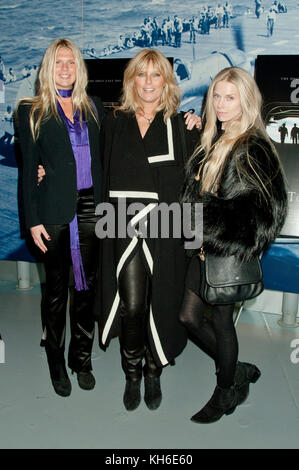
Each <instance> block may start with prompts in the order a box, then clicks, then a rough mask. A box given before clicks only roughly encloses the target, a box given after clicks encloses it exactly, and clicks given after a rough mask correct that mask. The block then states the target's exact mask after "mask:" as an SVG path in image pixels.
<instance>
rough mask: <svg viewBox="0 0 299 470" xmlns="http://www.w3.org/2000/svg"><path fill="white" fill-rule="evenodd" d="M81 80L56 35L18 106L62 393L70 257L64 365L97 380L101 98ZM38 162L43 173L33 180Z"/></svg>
mask: <svg viewBox="0 0 299 470" xmlns="http://www.w3.org/2000/svg"><path fill="white" fill-rule="evenodd" d="M86 85H87V71H86V67H85V64H84V60H83V58H82V56H81V53H80V51H79V49H78V48H77V47H76V46H75V44H74V43H72V42H71V41H70V40H68V39H57V40H55V41H54V42H53V43H52V44H51V45H50V46H49V48H48V49H47V51H46V53H45V55H44V57H43V60H42V63H41V67H40V72H39V90H38V93H37V96H36V97H34V98H25V99H23V100H21V102H20V104H19V106H18V110H17V116H18V125H19V135H20V142H21V148H22V154H23V199H24V212H25V223H26V227H27V228H28V229H30V232H31V235H32V238H33V240H34V243H35V244H36V245H37V247H38V248H39V249H40V250H41V251H42V253H43V257H44V264H45V271H46V292H45V296H44V299H43V300H44V302H43V304H44V305H43V312H44V322H45V325H44V326H45V333H46V341H45V348H46V353H47V359H48V363H49V368H50V375H51V380H52V384H53V386H54V389H55V391H56V393H58V394H59V395H61V396H68V395H70V393H71V382H70V380H69V378H68V375H67V372H66V367H65V359H64V348H65V324H66V305H67V298H68V283H69V266H70V263H72V265H73V270H74V281H75V290H74V298H73V305H72V315H71V341H70V345H69V351H68V365H69V367H70V368H71V369H72V371H75V372H76V373H77V378H78V383H79V386H80V387H81V388H83V389H86V390H90V389H92V388H93V387H94V385H95V379H94V376H93V375H92V373H91V369H92V366H91V349H92V344H93V337H94V320H93V316H92V305H93V300H94V285H95V277H96V267H97V251H98V240H97V237H96V235H95V231H94V229H95V223H96V218H95V207H96V205H97V204H98V203H99V201H100V181H101V180H100V175H101V164H100V156H99V127H100V125H99V124H100V122H101V120H102V118H103V115H104V110H103V106H102V104H101V102H100V100H99V99H91V98H89V97H88V96H87V94H86V90H85V89H86ZM39 164H42V165H43V167H44V169H45V171H46V175H45V176H44V178H43V179H42V181H41V182H40V184H37V175H36V170H37V166H38V165H39Z"/></svg>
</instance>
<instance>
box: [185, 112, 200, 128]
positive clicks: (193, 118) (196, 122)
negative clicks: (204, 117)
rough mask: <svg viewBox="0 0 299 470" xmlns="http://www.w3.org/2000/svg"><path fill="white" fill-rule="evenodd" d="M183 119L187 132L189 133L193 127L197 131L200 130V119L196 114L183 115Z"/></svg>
mask: <svg viewBox="0 0 299 470" xmlns="http://www.w3.org/2000/svg"><path fill="white" fill-rule="evenodd" d="M184 118H185V124H186V127H187V129H188V131H191V130H192V129H193V127H194V126H195V127H196V129H198V130H200V129H201V128H202V122H201V117H200V116H197V114H194V113H189V112H188V113H186V114H184Z"/></svg>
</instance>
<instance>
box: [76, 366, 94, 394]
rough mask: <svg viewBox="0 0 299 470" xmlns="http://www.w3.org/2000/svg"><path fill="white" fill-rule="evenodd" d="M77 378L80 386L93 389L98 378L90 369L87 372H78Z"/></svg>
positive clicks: (84, 388)
mask: <svg viewBox="0 0 299 470" xmlns="http://www.w3.org/2000/svg"><path fill="white" fill-rule="evenodd" d="M77 380H78V384H79V387H80V388H82V389H83V390H92V389H93V388H94V386H95V384H96V380H95V378H94V376H93V374H92V373H91V371H90V370H89V371H87V372H78V373H77Z"/></svg>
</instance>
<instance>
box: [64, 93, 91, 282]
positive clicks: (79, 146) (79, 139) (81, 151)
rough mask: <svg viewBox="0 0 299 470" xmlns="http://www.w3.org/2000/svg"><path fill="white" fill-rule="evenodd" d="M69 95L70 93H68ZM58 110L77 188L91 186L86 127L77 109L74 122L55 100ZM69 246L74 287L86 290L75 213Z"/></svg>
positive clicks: (71, 225) (71, 224)
mask: <svg viewBox="0 0 299 470" xmlns="http://www.w3.org/2000/svg"><path fill="white" fill-rule="evenodd" d="M58 91H59V94H60V95H62V93H61V91H63V92H64V91H72V90H58ZM68 96H70V95H68ZM57 107H58V112H59V114H60V116H61V118H62V119H63V121H64V122H65V124H66V127H67V130H68V134H69V137H70V141H71V146H72V149H73V153H74V157H75V161H76V173H77V189H78V190H80V189H86V188H91V187H92V186H93V182H92V176H91V155H90V146H89V136H88V127H87V124H86V122H85V121H84V116H83V119H82V127H81V123H80V115H79V111H78V110H77V111H76V112H75V114H74V122H73V123H72V122H71V121H70V120H69V119H68V118H67V117H66V115H65V114H64V112H63V109H62V107H61V105H60V104H59V102H58V101H57ZM69 225H70V245H71V246H70V248H71V256H72V264H73V271H74V280H75V289H76V290H78V291H80V290H88V285H87V281H86V277H85V273H84V268H83V263H82V257H81V252H80V242H79V231H78V220H77V214H75V217H74V218H73V220H72V221H71V222H70V224H69Z"/></svg>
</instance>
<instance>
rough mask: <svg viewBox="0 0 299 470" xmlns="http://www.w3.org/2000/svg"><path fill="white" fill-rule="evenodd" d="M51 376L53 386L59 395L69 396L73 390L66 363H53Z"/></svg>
mask: <svg viewBox="0 0 299 470" xmlns="http://www.w3.org/2000/svg"><path fill="white" fill-rule="evenodd" d="M50 376H51V381H52V385H53V388H54V390H55V392H56V393H57V395H60V396H61V397H68V396H69V395H70V394H71V391H72V384H71V382H70V379H69V377H68V375H67V371H66V368H65V365H64V364H51V365H50Z"/></svg>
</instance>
